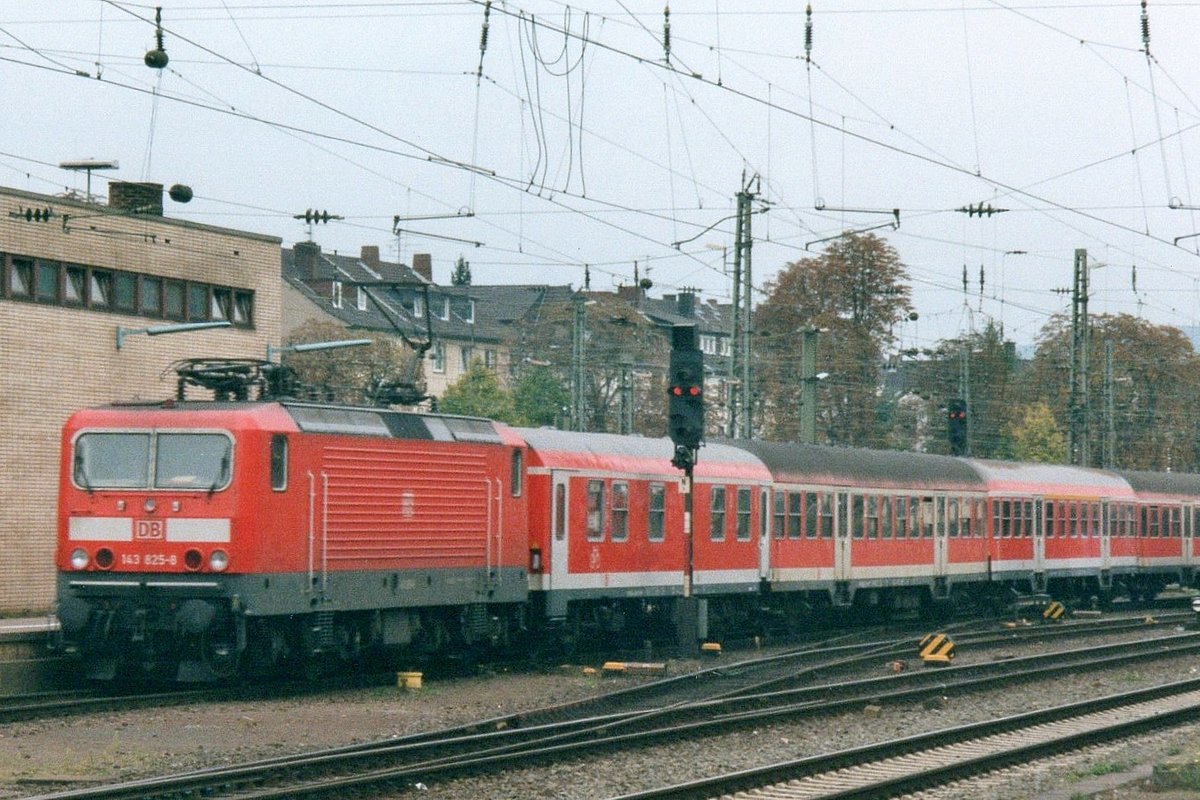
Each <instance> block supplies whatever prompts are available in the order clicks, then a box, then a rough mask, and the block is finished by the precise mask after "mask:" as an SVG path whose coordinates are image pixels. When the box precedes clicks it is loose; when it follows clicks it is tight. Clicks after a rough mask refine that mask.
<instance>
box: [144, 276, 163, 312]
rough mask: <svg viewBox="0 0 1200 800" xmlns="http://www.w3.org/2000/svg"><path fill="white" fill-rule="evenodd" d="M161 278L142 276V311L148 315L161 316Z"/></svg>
mask: <svg viewBox="0 0 1200 800" xmlns="http://www.w3.org/2000/svg"><path fill="white" fill-rule="evenodd" d="M162 284H163V282H162V278H151V277H150V276H149V275H144V276H142V313H143V314H145V315H146V316H148V317H159V316H162Z"/></svg>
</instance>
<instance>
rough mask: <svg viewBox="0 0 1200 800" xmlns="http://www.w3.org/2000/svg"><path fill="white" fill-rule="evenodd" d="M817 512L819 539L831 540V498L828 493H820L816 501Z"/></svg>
mask: <svg viewBox="0 0 1200 800" xmlns="http://www.w3.org/2000/svg"><path fill="white" fill-rule="evenodd" d="M817 502H818V504H819V509H820V510H819V511H818V512H817V513H818V517H819V520H820V529H821V538H822V539H832V538H833V496H832V495H830V494H829V493H828V492H822V493H821V494H820V495H819V499H818V501H817Z"/></svg>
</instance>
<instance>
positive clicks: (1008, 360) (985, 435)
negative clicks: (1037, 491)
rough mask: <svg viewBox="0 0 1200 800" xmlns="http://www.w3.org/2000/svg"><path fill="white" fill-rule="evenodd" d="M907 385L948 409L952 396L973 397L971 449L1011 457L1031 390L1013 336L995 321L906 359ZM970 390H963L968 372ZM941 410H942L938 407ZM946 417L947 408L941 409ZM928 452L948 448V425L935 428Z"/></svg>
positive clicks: (981, 454)
mask: <svg viewBox="0 0 1200 800" xmlns="http://www.w3.org/2000/svg"><path fill="white" fill-rule="evenodd" d="M905 373H906V374H905V385H906V386H907V388H908V389H909V390H910V391H914V392H916V393H918V394H919V395H921V396H922V397H924V398H926V399H927V400H929V401H930V403H931V404H932V405H933V406H934V407H935V408H938V409H942V410H944V409H945V408H946V403H947V401H948V400H950V399H952V398H963V399H967V400H969V403H968V406H967V414H968V417H969V420H970V421H969V424H968V426H967V427H968V431H969V447H968V452H969V453H970V454H971V455H973V456H978V457H979V458H1011V457H1012V441H1011V432H1012V428H1013V424H1014V422H1015V421H1016V420H1017V416H1016V415H1015V414H1016V411H1017V410H1019V408H1020V402H1018V401H1019V399H1021V398H1023V397H1025V396H1027V395H1028V390H1027V389H1026V388H1025V387H1024V385H1023V383H1022V381H1021V377H1022V369H1021V362H1020V359H1018V357H1017V351H1016V347H1015V346H1014V345H1013V343H1012V342H1009V341H1006V340H1005V339H1004V334H1003V333H1002V331H1001V330H1000V327H999V326H998V325H996V323H995V322H993V321H990V320H989V321H988V324H987V325H986V326H985V327H984V328H983V330H981V331H976V332H972V333H969V334H966V335H965V336H961V337H959V338H957V339H947V340H943V341H941V342H939V343H938V345H937V347H936V348H935V349H934V350H933V351H932V353H930V354H929V358H928V359H927V360H923V361H918V362H907V363H906V365H905ZM964 377H966V378H967V392H966V393H965V397H964V392H963V378H964ZM939 413H941V412H939ZM942 418H943V419H944V414H943V415H942ZM929 444H930V446H929V448H928V452H933V453H947V452H949V446H948V444H947V442H946V426H945V425H942V426H941V427H940V428H938V429H936V430H934V431H933V436H932V438H931V440H930V443H929Z"/></svg>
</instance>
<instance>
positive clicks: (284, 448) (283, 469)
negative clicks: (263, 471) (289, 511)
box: [271, 433, 288, 492]
mask: <svg viewBox="0 0 1200 800" xmlns="http://www.w3.org/2000/svg"><path fill="white" fill-rule="evenodd" d="M287 462H288V440H287V435H286V434H283V433H276V434H274V435H273V436H272V437H271V488H272V489H274V490H275V491H277V492H282V491H283V490H284V489H286V488H287Z"/></svg>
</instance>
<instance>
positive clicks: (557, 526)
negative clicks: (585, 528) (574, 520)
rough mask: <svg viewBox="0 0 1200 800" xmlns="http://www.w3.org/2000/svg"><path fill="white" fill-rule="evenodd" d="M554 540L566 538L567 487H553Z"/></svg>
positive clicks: (561, 484)
mask: <svg viewBox="0 0 1200 800" xmlns="http://www.w3.org/2000/svg"><path fill="white" fill-rule="evenodd" d="M554 538H555V539H557V540H558V541H560V542H561V541H562V540H563V539H565V538H567V485H566V484H565V483H556V484H555V485H554Z"/></svg>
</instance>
